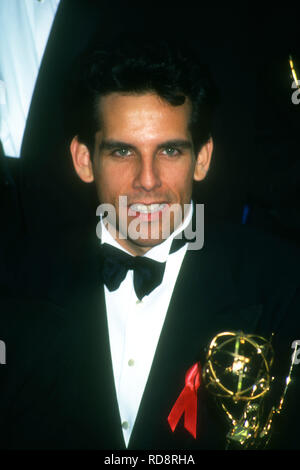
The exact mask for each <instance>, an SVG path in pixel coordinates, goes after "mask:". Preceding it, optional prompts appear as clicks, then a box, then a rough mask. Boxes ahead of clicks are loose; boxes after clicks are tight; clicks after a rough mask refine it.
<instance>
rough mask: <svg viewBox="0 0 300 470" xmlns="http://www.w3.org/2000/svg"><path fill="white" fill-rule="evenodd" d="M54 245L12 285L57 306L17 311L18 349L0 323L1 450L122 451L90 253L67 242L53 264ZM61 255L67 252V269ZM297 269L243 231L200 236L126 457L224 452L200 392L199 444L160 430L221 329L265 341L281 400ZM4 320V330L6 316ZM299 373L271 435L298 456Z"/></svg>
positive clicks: (215, 413)
mask: <svg viewBox="0 0 300 470" xmlns="http://www.w3.org/2000/svg"><path fill="white" fill-rule="evenodd" d="M75 238H76V240H77V241H76V243H78V237H75ZM75 238H74V240H75ZM53 244H54V245H55V251H56V253H58V255H59V256H58V258H59V260H58V261H57V262H56V261H54V256H50V259H49V260H48V261H47V260H46V258H45V255H44V256H43V265H42V267H40V268H38V263H37V259H34V258H33V256H32V254H31V255H30V261H31V266H34V267H35V269H36V272H35V278H34V279H31V280H30V281H29V274H28V273H27V274H26V273H24V274H23V276H22V282H23V287H24V286H26V279H27V287H26V288H27V297H29V296H30V297H32V296H35V297H37V296H41V297H47V299H48V301H51V304H52V306H53V305H59V308H58V307H57V308H56V307H55V308H54V307H53V309H52V310H51V308H49V307H47V309H45V308H44V309H43V308H42V307H38V308H40V314H37V313H35V315H32V314H31V315H29V316H28V317H26V316H27V314H28V308H27V307H26V308H24V309H23V310H24V312H23V314H22V312H20V311H19V312H18V315H21V316H22V321H21V323H20V324H21V328H22V325H23V324H24V319H25V318H28V324H27V329H25V330H24V335H25V338H23V339H22V335H20V334H18V341H17V343H18V344H17V345H16V344H15V343H16V340H15V338H14V333H13V331H17V329H18V328H17V324H16V322H15V330H13V329H12V328H8V327H7V321H6V320H5V316H2V325H4V329H3V328H2V331H4V332H5V331H6V332H7V334H8V336H7V341H6V342H7V344H8V343H11V346H10V349H11V350H13V351H15V353H14V355H13V357H12V359H11V360H9V358H8V359H7V364H6V365H5V366H0V372H1V373H2V374H3V373H4V370H5V377H4V378H3V377H2V382H1V387H0V397H1V398H0V406H1V410H0V411H1V413H0V416H1V420H2V423H1V426H0V429H1V433H2V435H1V439H0V442H1V446H2V447H4V448H18V449H24V448H25V449H107V450H108V449H124V448H125V447H124V441H123V437H122V430H121V422H120V416H119V411H118V404H117V399H116V392H115V386H114V380H113V372H112V363H111V356H110V347H109V339H108V329H107V322H106V311H105V300H104V289H103V285H101V283H100V282H99V277H98V268H99V267H98V265H97V262H96V260H97V256H96V253H95V252H94V250H91V252H90V256H88V255H87V250H85V249H84V246H83V240H82V243H81V244H80V243H79V245H78V246H77V248H78V249H77V250H76V249H74V248H75V246H74V244H73V243H72V237H71V235H70V237H69V238H68V245H67V244H62V246H63V248H62V252H63V263H64V264H62V253H59V244H58V242H57V240H56V241H54V240H53ZM79 246H80V249H79ZM35 249H36V257H37V258H40V257H41V253H38V252H37V247H35ZM68 249H69V250H70V253H72V256H70V263H69V266H68V262H67V260H68ZM298 261H299V257H298V253H297V251H295V250H294V249H292V248H291V247H289V246H288V247H286V246H282V245H281V244H280V243H279V244H278V243H277V241H274V240H272V239H269V238H268V237H265V236H263V237H261V235H259V234H258V233H257V232H256V231H253V230H250V231H249V230H247V229H244V228H238V230H236V229H233V228H226V229H222V230H221V229H218V230H212V231H208V230H206V234H205V243H204V248H203V249H202V250H200V251H192V250H189V251H187V253H186V256H185V258H184V261H183V264H182V267H181V270H180V273H179V276H178V279H177V282H176V286H175V289H174V292H173V296H172V299H171V302H170V305H169V309H168V312H167V316H166V320H165V324H164V326H163V329H162V332H161V336H160V339H159V343H158V347H157V350H156V353H155V357H154V361H153V364H152V368H151V372H150V375H149V378H148V382H147V385H146V388H145V392H144V395H143V398H142V402H141V405H140V408H139V411H138V415H137V419H136V423H135V425H134V428H133V431H132V435H131V438H130V442H129V449H135V450H137V449H146V450H160V449H168V450H175V449H180V450H185V449H186V450H195V449H224V448H225V441H226V439H225V436H226V433H227V432H228V429H229V427H228V424H227V423H226V421H225V418H224V416H222V413H221V412H220V410H218V409H217V407H216V405H215V402H214V400H213V399H211V397H209V396H208V394H207V391H206V389H205V387H204V385H203V383H201V385H200V388H199V390H198V416H197V438H196V439H194V438H193V437H192V436H191V435H190V434H189V433H188V432H187V431H186V429H185V428H184V426H183V420H182V419H181V421H180V422H179V423H178V425H177V427H176V429H175V431H174V432H172V431H171V429H170V427H169V424H168V422H167V417H168V415H169V413H170V411H171V409H172V407H173V405H174V403H175V401H176V399H177V397H178V396H179V394H180V392H181V391H182V389H183V387H184V380H185V373H186V372H187V370H188V369H189V368H190V367H191V366H192V365H193V364H194V363H195V362H198V361H200V363H201V364H202V366H203V365H204V363H205V355H206V352H205V349H206V347H207V345H208V344H209V343H210V340H211V339H212V338H213V337H214V336H215V335H216V334H217V333H219V332H221V331H228V330H229V331H231V330H234V331H238V330H242V331H244V332H245V333H257V334H260V335H263V336H264V337H265V338H269V337H270V335H271V333H272V332H274V333H275V337H274V340H273V345H274V348H275V351H276V360H275V369H274V374H275V375H276V379H277V381H278V384H279V385H278V389H279V391H281V390H283V386H284V379H285V376H286V375H287V372H288V368H289V362H290V358H291V353H292V352H293V350H292V349H291V344H292V341H293V340H295V339H299V338H300V328H299V293H298V288H299V273H298ZM25 264H26V266H28V263H25ZM32 271H33V270H31V276H33V274H32ZM32 285H34V288H32ZM30 289H32V290H31V291H30ZM47 305H48V304H47ZM8 310H9V308H8ZM19 310H20V308H19ZM21 310H22V309H21ZM34 310H35V311H36V310H38V309H36V308H34ZM32 316H34V319H32ZM9 318H10V322H11V321H12V320H11V319H12V318H16V317H14V316H13V315H10V317H9ZM25 324H26V322H25ZM149 334H151V332H149ZM0 336H1V335H0ZM2 336H4V334H2ZM45 337H46V339H45ZM2 339H3V340H5V339H6V338H4V337H3V338H2ZM31 343H32V346H30V345H31ZM24 344H25V345H24ZM22 345H24V346H22ZM24 348H25V349H26V354H24V351H23V353H22V349H24ZM31 355H32V360H30V356H31ZM24 357H25V359H26V360H25V359H24ZM32 364H34V367H33V366H32ZM297 367H298V368H299V366H295V367H294V369H295V371H294V372H295V379H293V381H292V384H291V387H290V389H291V391H290V392H289V394H288V397H287V398H288V400H287V403H288V406H287V410H286V412H285V413H283V416H282V418H281V417H280V418H281V419H280V420H279V425H278V426H277V425H276V427H275V431H274V439H273V442H274V444H273V445H274V446H275V447H277V448H299V444H298V442H297V434H296V433H293V426H295V428H296V427H297V422H298V421H297V419H298V418H297V413H298V414H299V411H298V408H299V407H298V406H297V403H296V394H297V392H296V390H297V383H298V382H297V379H296V377H297V375H299V373H298V369H297ZM4 368H5V369H4ZM293 400H295V402H293Z"/></svg>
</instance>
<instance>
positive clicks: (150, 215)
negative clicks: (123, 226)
mask: <svg viewBox="0 0 300 470" xmlns="http://www.w3.org/2000/svg"><path fill="white" fill-rule="evenodd" d="M168 207H169V204H168V203H166V202H162V203H153V204H143V203H135V204H131V205H130V206H129V208H128V215H129V216H132V217H138V218H139V219H141V221H146V222H149V221H154V220H158V219H159V218H160V216H161V214H162V213H163V212H164V211H165V210H166V209H167V208H168Z"/></svg>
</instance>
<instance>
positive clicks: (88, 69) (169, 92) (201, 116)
mask: <svg viewBox="0 0 300 470" xmlns="http://www.w3.org/2000/svg"><path fill="white" fill-rule="evenodd" d="M72 76H73V77H75V78H74V80H73V84H72V86H69V90H71V93H69V101H68V106H67V107H68V111H69V113H68V114H69V119H68V121H69V122H68V137H69V138H70V139H71V138H72V137H73V136H75V135H77V136H78V139H79V141H81V142H83V143H85V144H86V145H87V146H88V148H89V150H90V152H91V155H93V151H94V136H95V133H96V132H97V131H98V130H99V129H100V128H101V122H100V120H99V109H98V105H99V99H100V98H101V96H105V95H108V94H109V93H113V92H120V93H132V94H143V93H147V92H154V93H156V94H157V95H159V96H160V97H161V98H162V99H164V100H166V101H167V102H168V103H170V104H171V105H172V106H179V105H181V104H183V103H184V102H185V100H186V98H188V99H189V100H190V101H191V103H192V112H191V118H190V123H189V126H190V131H191V135H192V139H193V146H194V151H195V152H196V153H197V152H198V151H199V150H200V148H201V147H202V145H203V144H205V143H206V142H207V141H208V139H209V138H210V136H211V125H212V117H213V111H214V108H215V105H216V103H217V102H218V94H217V90H216V88H215V85H214V83H213V81H212V79H211V76H210V74H209V71H208V69H207V68H206V67H205V66H204V65H202V64H201V63H200V62H199V58H198V56H197V54H196V53H195V51H193V50H192V49H190V48H189V49H188V48H187V47H186V45H182V44H181V45H178V44H177V43H175V42H174V41H172V42H171V41H169V40H168V41H167V40H153V39H147V38H142V37H141V36H140V35H137V37H133V38H132V37H128V35H127V36H123V37H119V38H118V39H117V40H116V41H114V42H113V43H111V44H110V45H108V46H106V47H103V46H101V47H99V46H92V47H90V48H89V51H88V52H86V53H85V54H84V55H83V56H82V57H81V58H80V59H79V61H78V63H77V64H76V72H74V73H72Z"/></svg>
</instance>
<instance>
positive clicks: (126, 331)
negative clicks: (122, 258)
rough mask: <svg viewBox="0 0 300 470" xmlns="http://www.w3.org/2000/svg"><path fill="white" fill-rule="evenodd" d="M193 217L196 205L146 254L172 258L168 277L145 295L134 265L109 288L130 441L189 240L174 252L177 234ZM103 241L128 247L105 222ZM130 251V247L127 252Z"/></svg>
mask: <svg viewBox="0 0 300 470" xmlns="http://www.w3.org/2000/svg"><path fill="white" fill-rule="evenodd" d="M191 218H192V205H191V206H190V210H189V213H188V215H187V216H186V218H185V220H184V222H183V223H182V225H181V226H180V227H178V228H177V229H176V231H174V233H173V234H172V235H171V236H170V237H169V238H168V239H166V240H165V241H164V242H163V243H161V244H160V245H157V246H155V247H153V248H151V249H150V250H149V251H148V252H147V253H146V254H145V256H146V257H148V258H152V259H154V260H156V261H160V262H166V268H165V272H164V277H163V281H162V283H161V284H160V285H159V286H158V287H156V288H155V289H154V290H153V291H152V292H151V293H150V294H149V295H148V296H145V297H144V298H143V299H142V301H140V300H139V299H138V298H137V296H136V294H135V290H134V287H133V271H132V270H129V271H128V273H127V276H126V277H125V279H124V281H123V282H122V283H121V285H120V287H119V288H118V289H117V290H115V291H112V292H110V291H109V290H108V289H107V287H106V286H105V287H104V290H105V301H106V311H107V319H108V329H109V341H110V350H111V357H112V364H113V373H114V380H115V387H116V393H117V399H118V405H119V411H120V418H121V422H120V425H121V426H122V430H123V436H124V441H125V445H126V446H128V443H129V439H130V436H131V433H132V429H133V426H134V423H135V419H136V416H137V413H138V409H139V406H140V402H141V399H142V396H143V392H144V389H145V386H146V383H147V379H148V376H149V373H150V369H151V365H152V361H153V358H154V355H155V351H156V347H157V344H158V340H159V337H160V333H161V331H162V327H163V324H164V321H165V317H166V313H167V310H168V306H169V303H170V299H171V296H172V293H173V289H174V286H175V282H176V279H177V276H178V273H179V270H180V267H181V263H182V261H183V258H184V255H185V253H186V250H187V245H185V246H183V247H182V248H180V249H179V250H178V251H176V252H175V253H172V254H169V250H170V247H171V243H172V240H173V238H174V237H175V235H177V234H178V233H179V232H181V231H183V230H184V229H185V227H186V226H187V225H188V224H189V222H190V220H191ZM101 242H102V243H109V244H111V245H113V246H115V247H117V248H119V249H121V250H123V251H126V250H125V249H124V248H122V247H121V246H120V245H119V244H118V242H116V241H115V240H114V238H113V237H112V236H111V235H110V233H109V232H108V231H107V230H106V229H105V227H104V225H103V224H102V237H101ZM127 253H128V252H127Z"/></svg>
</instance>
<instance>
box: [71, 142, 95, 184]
mask: <svg viewBox="0 0 300 470" xmlns="http://www.w3.org/2000/svg"><path fill="white" fill-rule="evenodd" d="M70 151H71V155H72V160H73V165H74V168H75V171H76V173H77V175H78V176H79V178H80V179H81V180H82V181H84V182H85V183H91V182H92V181H94V173H93V166H92V162H91V157H90V151H89V149H88V148H87V146H86V145H85V144H83V143H81V142H79V141H78V138H77V136H75V137H73V139H72V142H71V145H70Z"/></svg>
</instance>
